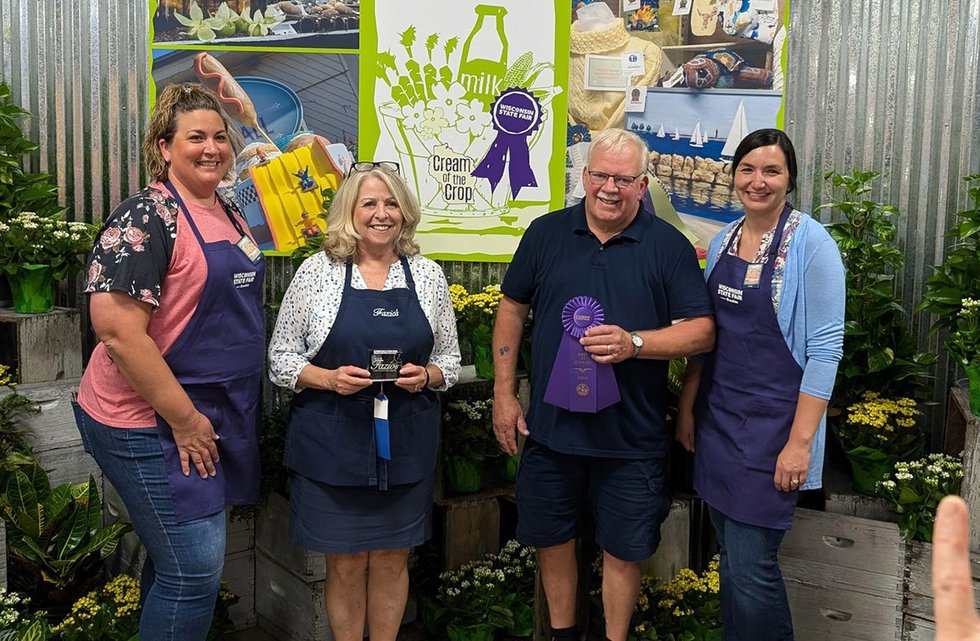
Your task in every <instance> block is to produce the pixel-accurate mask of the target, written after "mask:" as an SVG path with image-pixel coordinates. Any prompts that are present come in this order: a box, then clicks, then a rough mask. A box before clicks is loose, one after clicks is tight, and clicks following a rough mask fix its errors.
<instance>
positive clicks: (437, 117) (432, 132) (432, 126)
mask: <svg viewBox="0 0 980 641" xmlns="http://www.w3.org/2000/svg"><path fill="white" fill-rule="evenodd" d="M429 104H432V103H429ZM448 126H449V121H448V120H446V117H445V111H443V109H442V107H431V108H426V110H425V111H424V112H423V117H422V123H421V124H420V125H419V129H421V130H422V131H423V132H424V133H425V134H427V135H428V136H430V137H432V138H435V137H436V136H438V135H439V132H441V131H442V130H443V129H445V128H446V127H448Z"/></svg>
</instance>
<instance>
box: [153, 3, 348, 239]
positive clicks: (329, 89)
mask: <svg viewBox="0 0 980 641" xmlns="http://www.w3.org/2000/svg"><path fill="white" fill-rule="evenodd" d="M287 5H288V6H287ZM331 6H332V7H333V9H332V11H331V12H327V11H325V9H326V8H327V6H326V5H322V4H314V3H302V4H300V3H296V4H290V3H275V2H264V1H261V0H233V1H228V0H222V1H221V2H213V1H210V0H203V1H201V2H198V1H197V0H189V1H188V0H160V2H159V3H158V2H155V1H154V0H150V4H149V12H150V17H151V22H150V24H151V29H152V33H151V38H150V42H151V46H150V63H151V65H150V70H151V80H152V83H151V100H153V99H155V95H156V92H157V91H158V90H160V89H162V88H163V87H165V86H166V85H169V84H173V83H182V82H200V83H202V84H204V85H206V86H208V87H209V88H210V89H212V90H213V91H214V92H215V93H216V94H217V95H218V98H219V100H221V102H222V104H223V105H224V108H225V110H226V111H227V112H228V115H229V116H230V117H231V118H232V119H233V121H234V122H235V124H236V126H237V127H238V130H239V132H240V133H241V134H242V137H243V138H244V142H245V148H244V149H243V150H242V152H241V153H239V154H238V157H237V158H236V159H235V170H234V177H233V179H231V180H229V181H227V182H226V183H224V184H223V185H222V186H221V187H219V189H223V190H225V192H226V194H228V195H230V196H232V197H234V198H235V199H236V200H237V202H238V204H239V206H240V207H241V209H242V212H243V213H244V215H245V217H246V219H247V220H248V224H249V227H250V228H251V230H252V233H253V235H254V237H255V240H256V242H257V243H258V245H259V247H260V248H261V249H262V250H263V251H264V252H266V253H271V254H289V253H291V252H292V251H293V250H295V249H297V248H300V247H304V246H305V245H306V244H307V241H310V242H311V243H313V244H316V243H317V242H319V239H322V234H324V233H325V232H326V222H325V217H326V211H325V210H326V205H327V204H328V201H329V197H330V193H331V190H334V191H335V190H336V189H337V187H338V186H339V185H340V182H341V181H342V180H343V177H344V175H346V172H347V170H348V168H349V167H350V164H351V162H352V161H353V157H352V156H351V154H350V152H349V151H348V146H353V145H354V143H355V142H356V140H357V103H358V100H357V49H358V46H359V44H358V34H359V29H358V22H359V16H358V12H357V10H356V9H355V8H354V7H355V6H356V5H354V4H350V5H349V4H343V3H339V2H338V3H335V4H333V5H331ZM341 9H342V10H341Z"/></svg>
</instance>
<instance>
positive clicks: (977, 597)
mask: <svg viewBox="0 0 980 641" xmlns="http://www.w3.org/2000/svg"><path fill="white" fill-rule="evenodd" d="M905 566H906V572H907V578H906V581H905V603H904V605H903V607H902V613H903V615H904V617H903V621H902V639H903V640H906V641H923V640H925V639H929V640H930V641H931V639H932V638H933V637H934V636H935V631H936V617H935V614H934V613H933V593H932V544H931V543H922V542H921V541H912V542H911V543H908V544H906V555H905ZM970 566H971V571H972V575H973V599H974V604H975V605H976V606H980V554H976V553H974V554H971V555H970Z"/></svg>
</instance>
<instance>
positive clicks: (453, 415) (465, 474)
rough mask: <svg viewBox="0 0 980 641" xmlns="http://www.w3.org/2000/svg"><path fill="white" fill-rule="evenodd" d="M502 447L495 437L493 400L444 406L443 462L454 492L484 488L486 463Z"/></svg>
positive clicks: (452, 402)
mask: <svg viewBox="0 0 980 641" xmlns="http://www.w3.org/2000/svg"><path fill="white" fill-rule="evenodd" d="M499 453H500V447H499V446H498V445H497V441H496V439H495V438H494V436H493V399H489V398H488V399H477V400H455V401H449V402H448V403H446V404H445V405H444V407H443V415H442V461H443V469H444V470H445V479H446V485H447V486H448V488H449V489H450V490H451V491H453V492H458V493H467V492H477V491H479V490H480V489H482V488H483V462H484V460H485V459H487V458H492V457H496V456H497V455H498V454H499Z"/></svg>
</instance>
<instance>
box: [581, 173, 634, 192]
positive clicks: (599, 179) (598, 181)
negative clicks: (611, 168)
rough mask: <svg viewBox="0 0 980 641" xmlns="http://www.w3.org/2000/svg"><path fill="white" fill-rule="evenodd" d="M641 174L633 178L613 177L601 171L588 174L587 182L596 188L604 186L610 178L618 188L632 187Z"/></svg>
mask: <svg viewBox="0 0 980 641" xmlns="http://www.w3.org/2000/svg"><path fill="white" fill-rule="evenodd" d="M642 175H643V174H637V175H635V176H614V175H612V174H607V173H604V172H601V171H590V172H589V182H591V183H592V184H593V185H596V186H602V185H605V184H606V181H607V180H609V179H610V178H612V179H613V183H614V184H615V185H616V186H617V187H620V188H623V189H625V188H627V187H632V186H633V183H635V182H636V179H637V178H639V177H640V176H642Z"/></svg>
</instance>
